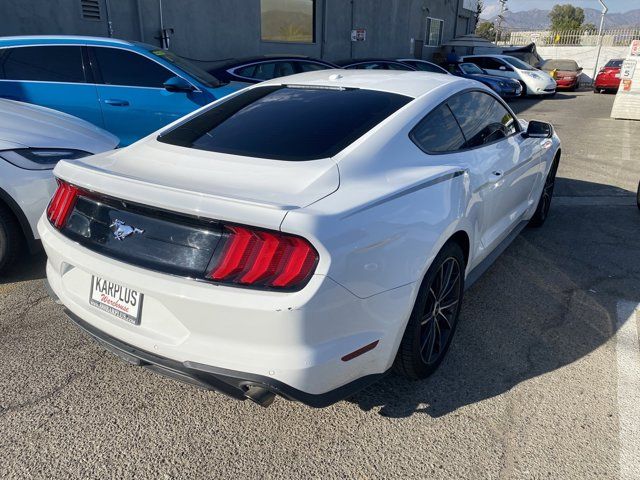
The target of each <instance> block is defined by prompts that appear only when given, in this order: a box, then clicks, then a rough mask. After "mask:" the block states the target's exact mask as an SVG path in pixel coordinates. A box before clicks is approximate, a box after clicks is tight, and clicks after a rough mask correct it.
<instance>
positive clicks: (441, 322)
mask: <svg viewBox="0 0 640 480" xmlns="http://www.w3.org/2000/svg"><path fill="white" fill-rule="evenodd" d="M461 281H462V275H461V268H460V264H459V263H458V260H457V259H456V258H454V257H449V258H447V259H445V261H444V263H442V264H441V265H440V269H439V270H438V273H436V277H435V280H434V282H433V283H432V284H431V287H430V288H429V291H428V292H427V303H426V305H425V309H424V312H423V314H422V319H421V322H420V357H421V358H422V361H423V362H424V363H425V364H427V365H433V364H434V363H437V362H439V361H440V360H441V357H442V356H443V355H444V352H445V349H446V346H447V345H448V344H449V337H450V336H451V334H452V333H453V326H454V324H455V322H456V320H457V312H458V303H459V302H460V297H461V295H460V282H461Z"/></svg>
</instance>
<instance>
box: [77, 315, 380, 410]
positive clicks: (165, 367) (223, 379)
mask: <svg viewBox="0 0 640 480" xmlns="http://www.w3.org/2000/svg"><path fill="white" fill-rule="evenodd" d="M65 313H66V314H67V315H68V316H69V318H70V319H71V320H72V321H73V322H74V323H75V324H76V325H77V326H78V327H80V328H81V329H82V330H84V331H85V332H86V333H88V334H89V335H90V336H91V337H92V338H93V339H94V340H96V342H98V344H100V345H101V346H103V347H104V348H105V349H107V350H108V351H110V352H111V353H113V354H114V355H116V356H118V357H119V358H120V359H121V360H123V361H125V362H127V363H129V364H132V365H135V366H139V367H144V368H148V369H149V370H152V371H154V372H155V373H158V374H160V375H164V376H166V377H170V378H172V379H174V380H178V381H181V382H184V383H189V384H192V385H195V386H197V387H200V388H204V389H206V390H214V391H216V392H219V393H222V394H224V395H227V396H228V397H231V398H234V399H236V400H247V399H249V400H252V401H254V402H255V403H257V404H259V405H261V406H263V407H268V406H269V405H270V404H271V403H272V402H273V400H274V398H275V396H279V397H282V398H284V399H286V400H293V401H297V402H301V403H304V404H305V405H308V406H310V407H314V408H323V407H327V406H329V405H332V404H334V403H336V402H339V401H340V400H344V399H345V398H348V397H350V396H351V395H353V394H354V393H356V392H357V391H359V390H361V389H363V388H364V387H366V386H367V385H370V384H371V383H373V382H375V381H377V380H379V379H380V378H382V377H383V376H384V375H385V373H386V372H385V373H380V374H374V375H367V376H366V377H362V378H359V379H357V380H355V381H353V382H350V383H348V384H346V385H343V386H341V387H339V388H336V389H334V390H331V391H329V392H325V393H322V394H317V395H314V394H310V393H307V392H303V391H301V390H298V389H296V388H293V387H292V386H290V385H287V384H285V383H282V382H279V381H278V380H275V379H273V378H269V377H264V376H262V375H255V374H251V373H247V372H237V371H234V370H227V369H224V368H217V367H213V366H210V365H203V364H200V363H196V362H190V361H185V362H177V361H175V360H171V359H169V358H165V357H162V356H159V355H155V354H153V353H149V352H145V351H144V350H140V349H138V348H136V347H134V346H132V345H129V344H127V343H124V342H122V341H120V340H118V339H117V338H114V337H112V336H110V335H107V334H105V333H104V332H102V331H101V330H99V329H97V328H95V327H93V326H92V325H91V324H89V323H87V322H85V321H84V320H82V319H81V318H80V317H78V316H77V315H75V314H74V313H73V312H71V311H69V310H65Z"/></svg>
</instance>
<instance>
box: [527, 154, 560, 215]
mask: <svg viewBox="0 0 640 480" xmlns="http://www.w3.org/2000/svg"><path fill="white" fill-rule="evenodd" d="M557 172H558V158H556V159H555V160H554V161H553V164H552V165H551V169H550V170H549V173H548V174H547V179H546V180H545V182H544V187H542V193H541V194H540V200H538V208H536V211H535V213H534V214H533V217H531V220H529V226H531V227H541V226H542V224H544V222H545V221H546V220H547V217H548V216H549V208H550V207H551V199H552V198H553V189H554V187H555V184H556V173H557Z"/></svg>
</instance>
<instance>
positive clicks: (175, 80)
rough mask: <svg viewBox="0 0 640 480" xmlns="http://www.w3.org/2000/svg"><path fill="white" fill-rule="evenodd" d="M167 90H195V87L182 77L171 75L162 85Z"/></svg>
mask: <svg viewBox="0 0 640 480" xmlns="http://www.w3.org/2000/svg"><path fill="white" fill-rule="evenodd" d="M162 86H163V87H164V89H165V90H166V91H167V92H193V90H194V88H193V85H191V84H190V83H189V82H187V81H186V80H185V79H184V78H182V77H171V78H170V79H169V80H167V81H166V82H164V84H163V85H162Z"/></svg>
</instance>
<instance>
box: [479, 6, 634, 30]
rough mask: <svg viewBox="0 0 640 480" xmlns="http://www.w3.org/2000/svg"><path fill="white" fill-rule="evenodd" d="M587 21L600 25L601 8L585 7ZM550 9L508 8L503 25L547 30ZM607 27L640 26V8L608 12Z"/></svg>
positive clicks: (605, 18)
mask: <svg viewBox="0 0 640 480" xmlns="http://www.w3.org/2000/svg"><path fill="white" fill-rule="evenodd" d="M583 10H584V21H585V23H593V24H594V25H595V26H596V27H598V26H599V25H600V10H596V9H595V8H585V9H583ZM497 18H498V16H497V15H494V16H493V17H491V18H483V17H482V16H481V17H480V21H483V20H485V21H490V22H494V21H496V20H497ZM549 24H550V22H549V10H539V9H533V10H527V11H523V12H512V11H510V10H507V11H506V12H505V13H504V21H503V22H502V25H503V26H506V28H508V29H514V30H545V29H547V28H549ZM604 28H605V29H616V28H640V8H639V9H634V10H630V11H628V12H625V13H610V12H609V13H607V15H606V16H605V17H604Z"/></svg>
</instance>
